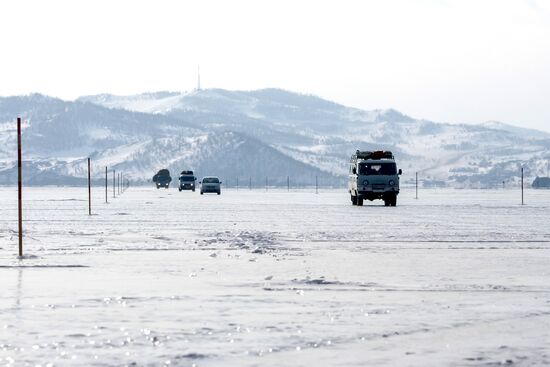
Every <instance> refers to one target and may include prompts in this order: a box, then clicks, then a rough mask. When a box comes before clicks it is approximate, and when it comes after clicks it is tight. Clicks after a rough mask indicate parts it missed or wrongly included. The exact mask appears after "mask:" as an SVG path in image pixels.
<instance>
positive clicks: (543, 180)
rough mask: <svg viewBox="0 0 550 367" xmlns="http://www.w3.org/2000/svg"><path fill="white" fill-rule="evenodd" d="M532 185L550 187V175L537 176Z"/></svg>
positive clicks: (543, 187) (537, 187) (542, 187)
mask: <svg viewBox="0 0 550 367" xmlns="http://www.w3.org/2000/svg"><path fill="white" fill-rule="evenodd" d="M531 186H533V188H535V189H550V177H539V176H537V177H536V178H535V181H533V184H532V185H531Z"/></svg>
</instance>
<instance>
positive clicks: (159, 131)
mask: <svg viewBox="0 0 550 367" xmlns="http://www.w3.org/2000/svg"><path fill="white" fill-rule="evenodd" d="M18 115H20V116H22V117H23V119H24V121H25V124H24V144H25V146H24V147H25V149H24V152H25V155H24V156H25V159H26V160H27V161H26V162H25V165H26V172H28V173H27V175H26V177H27V179H28V180H29V182H32V183H36V184H39V183H40V184H41V183H62V182H70V183H74V182H78V180H79V178H80V180H81V179H82V178H83V177H84V176H85V171H84V170H85V159H86V157H88V156H91V157H92V162H93V163H94V171H95V172H101V168H102V167H104V166H109V167H114V168H115V169H117V170H124V171H125V172H126V173H127V174H128V175H129V176H131V177H132V179H134V180H138V181H142V182H145V181H147V180H150V178H151V176H152V175H153V173H154V172H155V171H156V170H158V169H160V168H164V167H168V168H169V169H170V170H171V171H173V172H174V173H176V172H178V171H180V170H182V169H188V168H190V169H194V170H196V171H197V173H198V174H199V175H202V174H217V175H219V176H221V177H222V178H224V179H226V180H229V181H233V182H234V181H235V180H236V179H237V177H239V179H240V180H242V181H245V180H246V181H248V180H249V179H252V180H253V181H254V182H257V185H260V184H261V183H262V182H263V183H265V177H266V176H269V177H270V179H269V180H270V182H272V183H283V182H286V177H287V176H290V177H291V178H292V179H293V181H295V182H296V183H297V184H311V183H312V182H313V180H314V177H315V176H319V177H320V178H321V180H322V182H323V183H325V184H333V185H343V184H344V183H345V177H346V174H347V160H348V158H349V155H350V154H351V153H352V152H354V151H355V150H356V149H358V148H361V149H391V150H393V151H394V153H395V154H396V157H397V159H398V163H399V165H400V167H402V168H403V170H404V172H405V174H404V176H403V179H404V180H405V181H406V182H407V181H408V182H410V180H412V178H413V177H414V172H415V171H419V172H420V176H421V177H422V179H423V181H424V182H425V184H440V183H445V184H450V185H454V186H474V187H486V186H495V185H500V184H501V182H502V181H510V180H511V181H516V180H517V177H518V174H519V168H520V166H522V165H523V166H524V167H525V172H526V175H527V176H528V177H533V178H534V177H535V176H537V175H538V176H544V175H546V173H547V167H548V162H549V161H550V134H547V133H543V132H540V131H536V130H530V129H522V128H518V127H515V126H512V125H507V124H503V123H496V122H488V123H483V124H479V125H457V124H444V123H435V122H430V121H425V120H416V119H414V118H412V117H409V116H406V115H404V114H402V113H400V112H398V111H395V110H392V109H389V110H372V111H364V110H360V109H356V108H350V107H346V106H342V105H339V104H337V103H334V102H330V101H327V100H323V99H321V98H319V97H316V96H311V95H303V94H297V93H292V92H288V91H283V90H279V89H263V90H257V91H227V90H221V89H209V90H200V91H193V92H187V93H179V92H157V93H145V94H139V95H133V96H114V95H109V94H101V95H97V96H85V97H81V98H79V99H78V100H77V101H74V102H67V101H62V100H59V99H55V98H50V97H46V96H42V95H38V94H35V95H30V96H23V97H9V98H0V133H1V135H0V183H12V182H14V181H15V166H14V164H15V161H14V154H13V152H14V148H15V136H14V129H15V124H14V119H15V117H16V116H18ZM75 180H76V181H75Z"/></svg>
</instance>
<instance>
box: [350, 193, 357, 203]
mask: <svg viewBox="0 0 550 367" xmlns="http://www.w3.org/2000/svg"><path fill="white" fill-rule="evenodd" d="M351 205H357V196H353V195H351Z"/></svg>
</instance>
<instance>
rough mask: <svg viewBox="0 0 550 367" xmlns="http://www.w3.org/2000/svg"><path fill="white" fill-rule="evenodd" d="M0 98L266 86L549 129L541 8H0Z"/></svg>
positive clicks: (180, 4) (547, 7)
mask: <svg viewBox="0 0 550 367" xmlns="http://www.w3.org/2000/svg"><path fill="white" fill-rule="evenodd" d="M0 39H1V43H0V49H1V54H0V95H1V96H8V95H19V94H28V93H31V92H40V93H44V94H48V95H51V96H56V97H60V98H63V99H74V98H76V97H78V96H80V95H86V94H97V93H113V94H135V93H141V92H148V91H159V90H170V91H186V90H192V89H193V88H194V87H195V85H196V79H197V75H196V73H197V65H200V68H201V80H202V87H203V88H224V89H231V90H251V89H259V88H268V87H277V88H283V89H287V90H291V91H297V92H302V93H310V94H315V95H318V96H320V97H323V98H327V99H330V100H333V101H336V102H339V103H342V104H345V105H348V106H354V107H359V108H363V109H375V108H395V109H397V110H399V111H401V112H403V113H406V114H408V115H411V116H413V117H416V118H425V119H429V120H433V121H439V122H465V123H479V122H484V121H487V120H499V121H502V122H507V123H512V124H515V125H518V126H524V127H533V128H538V129H542V130H546V131H550V0H530V1H529V0H516V1H506V0H494V1H489V0H487V1H484V0H472V1H468V0H456V1H450V0H449V1H444V0H440V1H436V0H409V1H397V0H396V1H393V0H384V1H383V0H380V1H366V0H362V1H361V0H357V1H345V0H334V1H320V0H314V1H313V0H312V1H300V0H290V1H286V0H274V1H267V0H266V1H261V0H251V1H241V0H233V1H231V0H219V1H209V0H200V1H184V0H179V1H178V0H174V1H168V0H157V1H138V0H128V1H122V0H119V1H117V0H108V1H103V0H93V1H88V0H80V1H75V0H67V1H56V0H51V1H43V0H17V1H3V2H1V3H0Z"/></svg>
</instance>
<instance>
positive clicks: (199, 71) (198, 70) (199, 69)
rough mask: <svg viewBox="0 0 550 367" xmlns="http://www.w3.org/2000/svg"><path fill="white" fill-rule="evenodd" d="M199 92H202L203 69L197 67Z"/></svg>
mask: <svg viewBox="0 0 550 367" xmlns="http://www.w3.org/2000/svg"><path fill="white" fill-rule="evenodd" d="M197 90H201V67H200V65H199V66H197Z"/></svg>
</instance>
